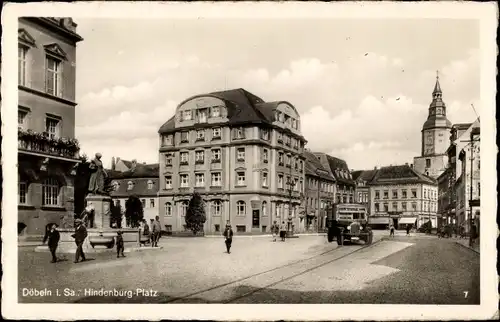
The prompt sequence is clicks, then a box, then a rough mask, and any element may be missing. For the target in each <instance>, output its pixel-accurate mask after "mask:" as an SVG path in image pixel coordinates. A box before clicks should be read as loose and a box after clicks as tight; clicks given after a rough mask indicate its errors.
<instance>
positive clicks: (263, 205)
mask: <svg viewBox="0 0 500 322" xmlns="http://www.w3.org/2000/svg"><path fill="white" fill-rule="evenodd" d="M262 216H264V217H265V216H267V202H266V201H263V202H262Z"/></svg>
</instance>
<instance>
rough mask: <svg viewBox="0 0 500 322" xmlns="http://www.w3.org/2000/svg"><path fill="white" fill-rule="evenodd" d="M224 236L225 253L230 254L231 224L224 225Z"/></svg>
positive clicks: (231, 240)
mask: <svg viewBox="0 0 500 322" xmlns="http://www.w3.org/2000/svg"><path fill="white" fill-rule="evenodd" d="M223 235H224V237H225V238H226V239H225V243H226V249H227V253H228V254H231V243H232V242H233V229H232V228H231V225H229V224H228V225H226V229H225V230H224V234H223Z"/></svg>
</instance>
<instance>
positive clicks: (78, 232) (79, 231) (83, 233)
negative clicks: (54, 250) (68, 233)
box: [73, 219, 87, 263]
mask: <svg viewBox="0 0 500 322" xmlns="http://www.w3.org/2000/svg"><path fill="white" fill-rule="evenodd" d="M73 238H74V239H75V243H76V253H75V263H78V261H79V260H80V257H81V258H82V262H84V261H85V260H86V258H85V254H84V253H83V242H84V241H85V238H87V229H86V228H85V226H84V225H82V220H81V219H76V220H75V233H74V234H73Z"/></svg>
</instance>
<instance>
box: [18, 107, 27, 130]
mask: <svg viewBox="0 0 500 322" xmlns="http://www.w3.org/2000/svg"><path fill="white" fill-rule="evenodd" d="M26 116H28V113H27V112H25V111H17V127H18V128H20V129H23V130H25V129H26Z"/></svg>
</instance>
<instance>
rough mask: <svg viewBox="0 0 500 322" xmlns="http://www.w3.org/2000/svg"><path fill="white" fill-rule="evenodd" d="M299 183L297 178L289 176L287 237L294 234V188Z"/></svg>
mask: <svg viewBox="0 0 500 322" xmlns="http://www.w3.org/2000/svg"><path fill="white" fill-rule="evenodd" d="M296 185H297V180H294V179H292V178H291V177H289V178H288V180H287V186H288V229H287V232H286V234H287V237H291V236H293V229H292V194H293V189H294V188H295V186H296Z"/></svg>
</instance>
